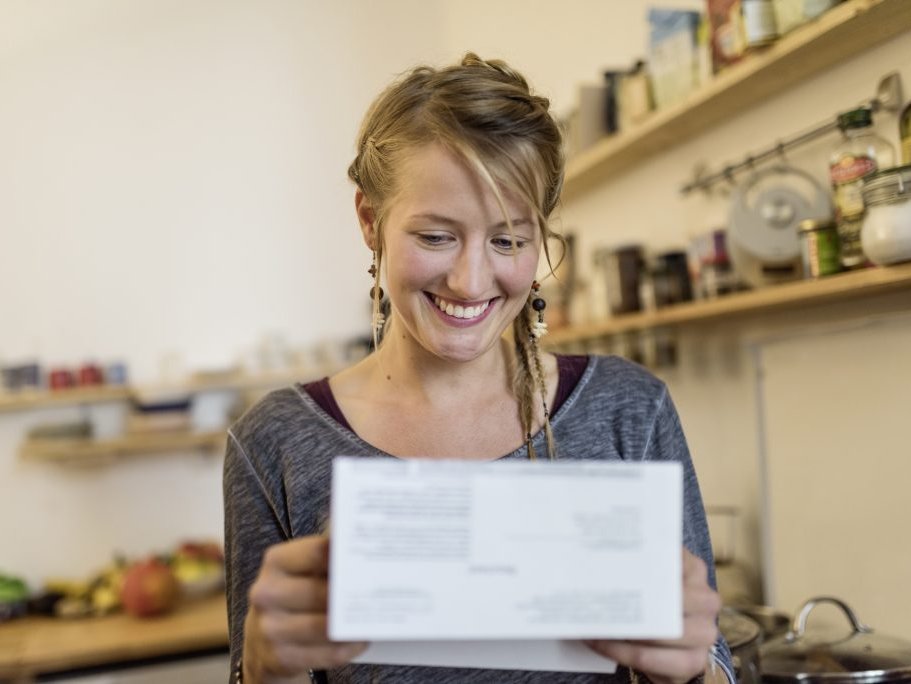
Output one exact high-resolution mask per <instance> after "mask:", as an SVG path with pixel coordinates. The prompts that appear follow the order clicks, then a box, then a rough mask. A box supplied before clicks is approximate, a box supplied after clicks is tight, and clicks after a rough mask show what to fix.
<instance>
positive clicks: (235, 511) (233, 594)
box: [222, 432, 290, 672]
mask: <svg viewBox="0 0 911 684" xmlns="http://www.w3.org/2000/svg"><path fill="white" fill-rule="evenodd" d="M222 485H223V493H224V513H225V581H226V593H227V599H228V634H229V638H230V648H231V671H232V672H233V671H234V668H235V667H236V665H237V663H238V662H239V660H240V657H241V655H242V653H243V644H244V618H245V617H246V614H247V595H248V593H249V591H250V585H251V584H253V581H254V580H255V579H256V577H257V575H258V573H259V567H260V564H261V563H262V558H263V554H264V553H265V552H266V549H267V548H268V547H269V546H272V545H273V544H278V543H280V542H283V541H286V540H287V539H289V538H290V535H289V534H288V533H287V531H286V530H284V529H283V526H282V524H281V517H280V516H279V515H278V514H277V511H276V508H275V506H274V505H273V502H272V501H271V500H270V498H269V496H268V493H267V490H266V488H265V487H264V485H263V483H262V480H261V479H260V477H259V476H258V475H257V473H256V471H255V469H254V467H253V465H252V463H251V462H250V459H249V458H248V456H247V454H246V452H245V451H244V448H243V447H242V446H241V444H240V442H239V441H238V440H237V438H236V437H235V436H234V434H233V433H232V432H229V433H228V446H227V450H226V452H225V463H224V473H223V480H222Z"/></svg>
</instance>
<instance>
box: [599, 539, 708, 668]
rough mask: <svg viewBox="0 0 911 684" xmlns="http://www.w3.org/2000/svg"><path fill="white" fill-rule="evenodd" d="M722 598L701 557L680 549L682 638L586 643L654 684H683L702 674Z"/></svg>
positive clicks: (706, 663) (706, 662)
mask: <svg viewBox="0 0 911 684" xmlns="http://www.w3.org/2000/svg"><path fill="white" fill-rule="evenodd" d="M720 610H721V597H720V596H719V595H718V594H717V593H716V592H715V591H714V590H713V589H712V588H711V587H710V586H709V581H708V570H707V569H706V566H705V563H704V562H703V561H702V559H701V558H698V557H697V556H694V555H693V554H691V553H690V552H689V551H687V550H686V549H684V550H683V636H682V637H681V638H679V639H673V640H666V641H615V640H601V639H598V640H593V641H586V642H585V643H586V644H588V646H589V647H590V648H592V649H593V650H594V651H595V652H597V653H600V654H601V655H603V656H606V657H608V658H610V659H612V660H615V661H616V662H618V663H619V664H621V665H625V666H627V667H629V668H632V669H633V670H637V671H638V672H641V673H643V674H644V675H646V676H647V677H648V678H649V679H650V680H651V681H652V682H654V684H683V683H684V682H688V681H690V680H691V679H693V677H696V676H697V675H700V674H702V673H703V672H704V671H705V669H706V666H707V665H708V663H709V652H710V651H711V649H712V646H713V644H714V643H715V639H717V637H718V628H717V626H716V621H717V618H718V612H719V611H720Z"/></svg>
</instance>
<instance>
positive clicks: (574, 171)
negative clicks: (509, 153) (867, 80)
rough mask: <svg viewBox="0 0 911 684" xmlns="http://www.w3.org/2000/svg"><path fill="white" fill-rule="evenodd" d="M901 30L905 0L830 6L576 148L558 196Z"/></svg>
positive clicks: (909, 10)
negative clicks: (676, 96)
mask: <svg viewBox="0 0 911 684" xmlns="http://www.w3.org/2000/svg"><path fill="white" fill-rule="evenodd" d="M908 30H911V2H909V1H908V0H848V1H847V2H844V3H843V4H841V5H837V6H836V7H834V8H833V9H831V10H829V11H828V12H826V13H825V14H823V15H821V16H820V17H818V18H817V19H815V20H813V21H811V22H810V23H808V24H805V25H803V26H801V27H799V28H797V29H795V30H794V31H792V32H791V33H789V34H787V35H786V36H784V37H783V38H781V39H780V40H779V41H777V42H776V43H774V44H772V45H771V46H770V47H769V48H767V49H766V50H765V51H763V52H761V53H758V54H755V55H752V56H749V57H747V58H746V59H744V60H743V61H742V62H740V63H738V64H736V65H734V66H731V67H729V68H728V69H726V70H724V71H722V72H721V73H719V74H718V75H717V76H716V77H715V78H714V79H713V80H712V81H711V83H709V84H707V85H706V86H704V87H702V88H700V89H699V90H697V91H695V92H693V93H692V94H691V95H690V96H689V97H688V98H687V99H686V100H684V101H683V102H681V103H679V104H677V105H674V106H672V107H669V108H667V109H663V110H660V111H658V112H655V113H654V114H653V115H652V116H651V117H650V118H649V119H647V120H646V121H644V122H643V123H642V124H641V125H639V126H637V127H636V128H634V129H631V130H630V131H629V132H625V133H620V134H619V135H615V136H611V137H607V138H604V139H603V140H601V141H599V142H598V143H596V144H595V145H594V146H593V147H591V148H589V149H587V150H585V151H584V152H581V153H579V154H578V155H577V156H576V157H574V158H573V159H572V160H570V162H569V163H568V164H567V169H566V180H565V184H564V188H563V199H564V200H566V199H567V198H570V197H572V196H574V195H578V194H581V193H583V192H585V191H587V190H590V189H591V188H593V187H596V186H597V185H598V184H600V183H602V182H603V181H604V180H605V179H606V178H608V177H609V176H610V175H612V174H615V173H619V172H622V171H624V170H626V169H628V168H629V167H630V166H631V165H633V164H635V163H637V162H640V161H642V160H644V159H646V158H648V157H650V156H652V155H654V154H657V153H660V152H663V151H665V150H667V149H668V148H669V147H673V146H675V145H677V144H679V143H681V142H683V141H685V140H689V139H691V138H693V137H694V136H696V135H698V134H700V133H702V132H704V131H707V130H710V129H711V128H712V127H713V126H716V125H717V124H719V123H721V122H724V121H726V120H728V119H730V118H732V117H733V116H735V115H736V114H738V113H739V112H743V111H745V110H746V109H748V108H750V107H752V106H753V105H755V104H757V103H759V102H762V101H763V100H766V99H767V98H769V97H770V96H772V95H775V94H776V93H779V92H781V91H782V90H784V89H785V88H788V87H789V86H792V85H794V84H796V83H798V82H799V81H801V80H803V79H806V78H807V77H809V76H812V75H813V74H816V73H818V72H820V71H823V70H824V69H826V68H828V67H831V66H834V65H835V64H838V63H840V62H843V61H845V60H847V59H849V58H851V57H853V56H854V55H857V54H859V53H861V52H863V51H864V50H867V49H868V48H871V47H874V46H876V45H880V44H882V43H883V42H885V41H886V40H888V39H889V38H892V37H894V36H897V35H898V34H900V33H903V32H905V31H908ZM847 104H849V103H846V106H847Z"/></svg>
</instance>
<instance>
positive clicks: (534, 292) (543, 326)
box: [531, 280, 547, 340]
mask: <svg viewBox="0 0 911 684" xmlns="http://www.w3.org/2000/svg"><path fill="white" fill-rule="evenodd" d="M540 289H541V284H540V283H539V282H538V281H537V280H536V281H534V282H533V283H532V284H531V308H532V309H534V310H535V312H537V314H538V320H537V321H535V322H534V323H532V325H531V334H532V335H533V336H534V338H535V340H538V339H540V338H541V337H544V336H545V335H546V334H547V323H545V322H544V309H545V308H546V307H547V302H545V301H544V299H543V297H541V296H540V295H539V294H538V291H539V290H540Z"/></svg>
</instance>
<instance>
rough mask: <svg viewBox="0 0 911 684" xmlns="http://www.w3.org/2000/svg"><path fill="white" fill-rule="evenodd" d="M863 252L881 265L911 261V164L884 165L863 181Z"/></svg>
mask: <svg viewBox="0 0 911 684" xmlns="http://www.w3.org/2000/svg"><path fill="white" fill-rule="evenodd" d="M863 194H864V204H865V205H866V206H867V216H866V218H865V219H864V226H863V230H862V231H861V241H862V243H863V248H864V253H865V254H866V255H867V256H868V257H869V259H870V261H872V262H873V263H874V264H877V265H879V266H884V265H887V264H897V263H899V262H902V261H911V165H908V166H898V167H896V168H894V169H883V170H882V171H880V172H879V173H877V174H875V175H874V176H871V177H870V178H868V179H867V180H866V181H865V182H864V190H863Z"/></svg>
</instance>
